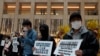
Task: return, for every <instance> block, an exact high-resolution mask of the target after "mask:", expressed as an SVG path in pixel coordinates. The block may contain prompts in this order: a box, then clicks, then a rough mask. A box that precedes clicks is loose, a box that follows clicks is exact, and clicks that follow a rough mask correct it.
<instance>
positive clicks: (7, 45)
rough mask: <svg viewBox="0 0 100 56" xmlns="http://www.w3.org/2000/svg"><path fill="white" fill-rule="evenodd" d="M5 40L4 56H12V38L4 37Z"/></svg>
mask: <svg viewBox="0 0 100 56" xmlns="http://www.w3.org/2000/svg"><path fill="white" fill-rule="evenodd" d="M4 38H5V46H4V54H5V55H6V56H12V51H11V37H10V36H7V35H4Z"/></svg>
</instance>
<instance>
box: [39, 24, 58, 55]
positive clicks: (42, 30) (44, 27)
mask: <svg viewBox="0 0 100 56" xmlns="http://www.w3.org/2000/svg"><path fill="white" fill-rule="evenodd" d="M39 30H40V33H41V36H42V37H41V39H40V40H42V41H52V42H53V46H52V53H51V56H55V55H54V54H53V53H54V50H55V48H56V42H55V40H54V38H53V37H51V36H49V27H48V26H47V25H46V24H42V25H40V28H39Z"/></svg>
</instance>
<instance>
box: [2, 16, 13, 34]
mask: <svg viewBox="0 0 100 56" xmlns="http://www.w3.org/2000/svg"><path fill="white" fill-rule="evenodd" d="M11 29H12V19H11V18H2V21H1V33H2V34H7V35H9V34H10V33H11Z"/></svg>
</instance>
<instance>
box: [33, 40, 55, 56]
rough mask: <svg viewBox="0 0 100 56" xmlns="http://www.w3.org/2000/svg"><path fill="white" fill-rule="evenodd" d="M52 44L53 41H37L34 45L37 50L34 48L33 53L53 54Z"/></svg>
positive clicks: (49, 55) (45, 55) (44, 55)
mask: <svg viewBox="0 0 100 56" xmlns="http://www.w3.org/2000/svg"><path fill="white" fill-rule="evenodd" d="M52 45H53V42H52V41H35V45H34V47H35V48H36V50H34V52H33V54H34V55H43V56H51V50H52Z"/></svg>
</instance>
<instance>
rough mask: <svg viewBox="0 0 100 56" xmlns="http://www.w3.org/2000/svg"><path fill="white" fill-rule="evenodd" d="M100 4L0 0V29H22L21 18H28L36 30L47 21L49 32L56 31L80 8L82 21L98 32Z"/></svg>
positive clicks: (67, 0) (99, 0) (83, 0)
mask: <svg viewBox="0 0 100 56" xmlns="http://www.w3.org/2000/svg"><path fill="white" fill-rule="evenodd" d="M99 6H100V0H0V33H2V34H6V35H10V33H11V32H13V31H18V32H21V29H22V22H23V21H24V20H26V19H28V20H30V21H31V22H32V27H33V28H34V29H35V30H36V31H37V32H39V25H40V24H43V23H45V24H47V25H49V28H50V34H51V35H55V34H56V33H57V31H58V28H60V27H63V26H68V24H69V16H70V14H71V13H73V12H79V13H80V14H81V15H82V19H83V24H84V25H85V26H87V27H90V28H92V29H93V30H97V31H98V35H99V32H100V30H99V28H100V7H99ZM98 39H99V37H98Z"/></svg>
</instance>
